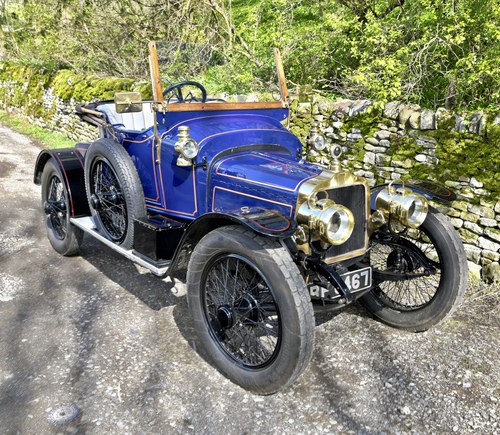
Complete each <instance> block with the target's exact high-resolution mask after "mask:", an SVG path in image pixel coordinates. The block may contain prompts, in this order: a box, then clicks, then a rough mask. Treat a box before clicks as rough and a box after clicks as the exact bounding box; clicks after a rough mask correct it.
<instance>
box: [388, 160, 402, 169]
mask: <svg viewBox="0 0 500 435" xmlns="http://www.w3.org/2000/svg"><path fill="white" fill-rule="evenodd" d="M391 165H392V166H394V167H395V168H402V167H403V162H402V161H401V160H393V161H392V163H391Z"/></svg>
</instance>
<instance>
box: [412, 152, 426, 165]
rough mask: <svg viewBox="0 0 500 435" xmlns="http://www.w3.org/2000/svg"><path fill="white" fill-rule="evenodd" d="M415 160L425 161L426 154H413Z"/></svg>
mask: <svg viewBox="0 0 500 435" xmlns="http://www.w3.org/2000/svg"><path fill="white" fill-rule="evenodd" d="M415 160H416V161H417V162H420V163H423V162H426V161H427V156H426V155H425V154H417V155H416V156H415Z"/></svg>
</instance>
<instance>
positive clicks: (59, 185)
mask: <svg viewBox="0 0 500 435" xmlns="http://www.w3.org/2000/svg"><path fill="white" fill-rule="evenodd" d="M42 205H43V208H44V211H45V215H46V220H45V223H46V226H47V237H48V238H49V241H50V244H51V245H52V247H53V248H54V249H55V250H56V251H57V252H59V254H62V255H66V256H71V255H75V254H77V253H78V251H79V250H80V244H81V243H82V239H83V231H82V230H81V229H80V228H77V227H75V226H73V225H71V223H70V217H71V216H70V201H69V195H68V190H67V189H66V185H65V184H64V178H63V175H62V174H61V170H60V169H59V167H58V166H57V165H55V164H54V161H53V160H52V159H50V160H49V161H48V162H47V163H46V164H45V167H44V168H43V173H42Z"/></svg>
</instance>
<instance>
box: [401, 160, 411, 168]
mask: <svg viewBox="0 0 500 435" xmlns="http://www.w3.org/2000/svg"><path fill="white" fill-rule="evenodd" d="M412 167H413V161H412V160H411V159H406V160H405V161H404V162H403V168H405V169H410V168H412Z"/></svg>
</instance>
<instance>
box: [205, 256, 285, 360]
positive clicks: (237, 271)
mask: <svg viewBox="0 0 500 435" xmlns="http://www.w3.org/2000/svg"><path fill="white" fill-rule="evenodd" d="M202 286H203V289H204V308H205V315H206V318H207V322H208V325H209V327H210V332H211V334H212V336H213V338H214V339H215V340H216V342H217V343H218V344H219V346H221V348H222V349H223V350H224V352H226V353H227V354H228V355H229V356H230V357H231V358H233V359H234V360H235V362H237V363H238V364H241V365H243V366H245V367H252V368H260V367H264V366H266V365H267V364H269V363H270V362H272V360H273V359H274V357H275V355H276V354H277V352H278V351H279V346H280V344H281V320H280V315H279V310H278V308H277V306H276V302H275V300H274V297H273V294H272V290H271V288H270V286H269V283H268V282H267V281H266V279H265V278H264V276H263V275H262V273H261V272H260V271H259V270H258V268H257V267H256V266H255V265H254V264H253V263H251V262H250V261H249V260H247V259H245V258H243V257H241V256H238V255H224V256H222V257H219V258H217V259H215V260H214V261H212V262H211V264H210V265H209V266H208V267H207V269H206V274H205V277H204V280H203V283H202Z"/></svg>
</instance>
